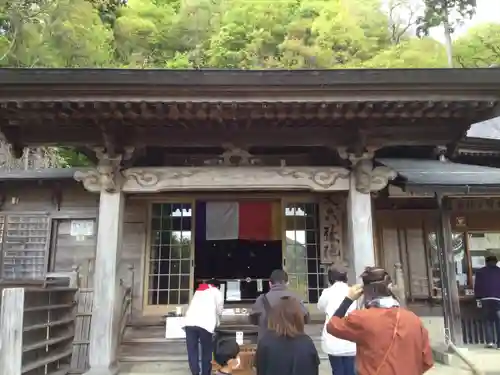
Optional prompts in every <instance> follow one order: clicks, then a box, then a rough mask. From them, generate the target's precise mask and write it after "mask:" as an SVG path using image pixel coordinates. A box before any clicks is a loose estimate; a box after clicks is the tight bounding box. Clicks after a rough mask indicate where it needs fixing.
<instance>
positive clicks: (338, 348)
mask: <svg viewBox="0 0 500 375" xmlns="http://www.w3.org/2000/svg"><path fill="white" fill-rule="evenodd" d="M348 290H349V286H348V285H347V284H346V283H343V282H336V283H335V284H333V285H332V286H330V287H329V288H327V289H325V290H323V293H321V297H320V298H319V301H318V309H319V310H320V311H321V312H324V313H325V315H326V319H325V325H324V327H323V333H322V335H321V349H322V350H323V352H324V353H326V354H329V355H335V356H346V357H347V356H355V355H356V344H354V343H352V342H350V341H346V340H341V339H339V338H337V337H334V336H332V335H330V334H329V333H328V332H327V331H326V324H327V323H328V321H329V320H330V318H331V317H332V316H333V314H334V313H335V311H337V309H338V307H339V306H340V304H341V303H342V301H343V300H344V298H345V297H346V296H347V291H348ZM355 308H356V306H355V304H354V303H353V304H352V305H351V307H349V310H348V311H347V314H349V313H350V312H351V311H353V310H355Z"/></svg>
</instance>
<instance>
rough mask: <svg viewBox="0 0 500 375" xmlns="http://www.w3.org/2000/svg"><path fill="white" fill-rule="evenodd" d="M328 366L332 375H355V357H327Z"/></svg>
mask: <svg viewBox="0 0 500 375" xmlns="http://www.w3.org/2000/svg"><path fill="white" fill-rule="evenodd" d="M328 359H329V360H330V365H331V366H332V373H333V375H356V357H355V356H348V357H347V356H346V357H342V356H336V355H329V356H328Z"/></svg>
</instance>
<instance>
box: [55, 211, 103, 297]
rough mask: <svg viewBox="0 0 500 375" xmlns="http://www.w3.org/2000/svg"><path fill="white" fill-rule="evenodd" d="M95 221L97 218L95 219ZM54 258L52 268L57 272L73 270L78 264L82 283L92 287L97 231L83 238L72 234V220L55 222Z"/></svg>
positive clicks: (83, 285)
mask: <svg viewBox="0 0 500 375" xmlns="http://www.w3.org/2000/svg"><path fill="white" fill-rule="evenodd" d="M94 221H95V220H94ZM53 227H54V229H53V233H54V235H55V236H56V238H55V239H54V241H53V248H52V249H53V250H52V254H53V260H52V267H51V269H52V270H53V271H55V272H66V271H71V270H72V268H73V266H78V268H79V271H80V285H81V286H82V287H89V288H91V287H92V278H93V274H94V268H95V250H96V240H97V236H96V232H97V227H96V225H95V224H94V235H93V236H87V237H83V238H81V239H80V238H77V237H75V236H71V234H70V230H71V220H69V219H62V220H57V221H56V222H54V223H53Z"/></svg>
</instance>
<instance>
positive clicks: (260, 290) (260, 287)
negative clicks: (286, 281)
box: [257, 279, 262, 292]
mask: <svg viewBox="0 0 500 375" xmlns="http://www.w3.org/2000/svg"><path fill="white" fill-rule="evenodd" d="M257 292H262V279H258V280H257Z"/></svg>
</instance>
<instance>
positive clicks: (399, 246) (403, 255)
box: [376, 211, 435, 299]
mask: <svg viewBox="0 0 500 375" xmlns="http://www.w3.org/2000/svg"><path fill="white" fill-rule="evenodd" d="M434 217H435V215H434V213H432V212H430V213H426V212H425V211H417V212H398V211H384V212H377V214H376V222H377V226H376V227H377V237H378V238H377V239H378V241H377V242H378V244H379V257H380V259H381V264H382V265H383V266H384V267H385V268H386V270H387V271H388V272H389V273H390V274H391V276H392V277H394V265H395V264H396V263H401V265H402V269H403V272H404V276H405V290H406V294H407V296H408V297H409V298H410V299H411V298H416V299H419V298H428V297H429V296H430V292H429V283H430V281H429V269H428V260H427V258H428V254H427V244H426V240H427V237H426V230H425V229H424V228H426V227H433V224H432V223H433V220H434Z"/></svg>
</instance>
